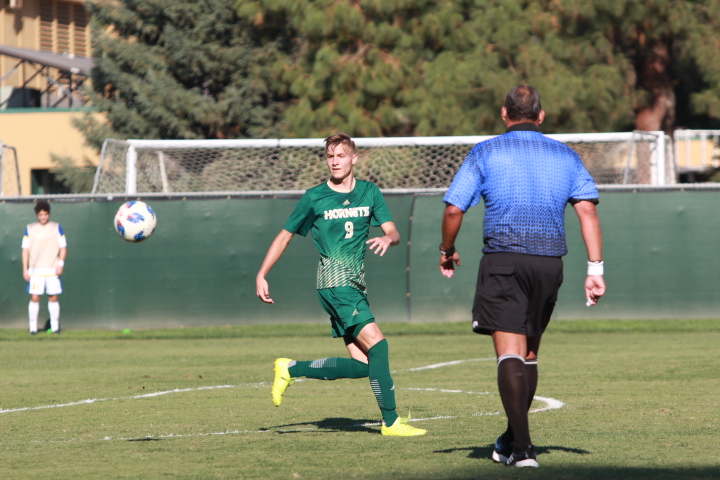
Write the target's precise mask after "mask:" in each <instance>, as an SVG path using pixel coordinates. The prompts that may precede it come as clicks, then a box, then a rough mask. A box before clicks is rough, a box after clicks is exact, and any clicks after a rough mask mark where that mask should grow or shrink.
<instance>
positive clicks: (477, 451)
mask: <svg viewBox="0 0 720 480" xmlns="http://www.w3.org/2000/svg"><path fill="white" fill-rule="evenodd" d="M493 450H495V445H494V444H492V443H491V444H490V445H488V446H486V447H459V448H448V449H445V450H435V453H455V452H462V451H468V452H469V453H468V458H482V459H488V460H490V459H491V456H492V452H493ZM552 451H559V452H567V453H575V454H578V455H589V454H590V452H588V451H587V450H583V449H581V448H568V447H557V446H551V447H538V446H535V452H537V454H538V457H540V455H543V454H548V453H551V452H552ZM538 461H539V460H538Z"/></svg>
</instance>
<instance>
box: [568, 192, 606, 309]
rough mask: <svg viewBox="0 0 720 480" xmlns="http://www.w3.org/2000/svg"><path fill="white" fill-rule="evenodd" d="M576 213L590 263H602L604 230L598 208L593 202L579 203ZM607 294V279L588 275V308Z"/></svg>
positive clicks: (576, 205)
mask: <svg viewBox="0 0 720 480" xmlns="http://www.w3.org/2000/svg"><path fill="white" fill-rule="evenodd" d="M574 207H575V212H576V213H577V216H578V218H579V219H580V232H581V233H582V237H583V241H584V242H585V248H587V254H588V262H601V261H602V229H601V228H600V217H598V214H597V208H596V207H595V204H594V203H592V202H582V201H581V202H577V203H576V204H575V205H574ZM604 294H605V279H604V278H603V276H602V275H588V276H587V278H586V279H585V297H586V298H587V299H588V306H591V305H595V304H596V303H597V302H598V300H599V299H600V297H602V296H603V295H604Z"/></svg>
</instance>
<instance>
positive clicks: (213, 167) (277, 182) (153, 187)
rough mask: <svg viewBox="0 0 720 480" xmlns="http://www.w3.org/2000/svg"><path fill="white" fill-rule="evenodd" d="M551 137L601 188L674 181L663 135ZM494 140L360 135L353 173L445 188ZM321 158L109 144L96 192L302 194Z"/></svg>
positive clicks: (322, 175) (294, 142)
mask: <svg viewBox="0 0 720 480" xmlns="http://www.w3.org/2000/svg"><path fill="white" fill-rule="evenodd" d="M549 137H551V138H554V139H556V140H558V141H561V142H563V143H565V144H567V145H569V146H570V147H572V148H573V149H575V150H576V151H577V152H578V154H579V155H580V157H581V158H582V160H583V162H584V163H585V166H586V167H587V168H588V170H589V171H590V174H591V175H592V176H593V177H594V178H595V181H596V183H598V184H651V185H665V184H668V183H675V171H674V168H673V164H672V161H671V159H672V155H670V156H668V155H667V154H666V145H668V144H669V142H666V137H665V135H664V134H663V133H662V132H624V133H595V134H558V135H549ZM489 138H492V137H491V136H466V137H391V138H356V139H354V140H355V143H356V145H357V154H358V156H359V160H358V163H357V164H356V166H355V175H356V176H357V177H358V178H360V179H363V180H369V181H372V182H373V183H375V184H377V185H378V186H379V187H380V188H382V189H437V188H447V187H448V186H450V182H451V181H452V179H453V177H454V175H455V173H456V172H457V170H458V169H459V168H460V165H461V164H462V162H463V160H464V159H465V156H466V155H467V154H468V152H469V151H470V149H471V148H472V147H473V146H474V145H475V144H476V143H478V142H481V141H483V140H487V139H489ZM324 153H325V149H324V143H323V140H322V139H275V140H114V139H108V140H106V141H105V143H104V145H103V148H102V152H101V158H100V162H99V165H98V169H97V173H96V176H95V183H94V185H93V193H108V194H110V193H126V194H135V193H185V192H187V193H190V192H208V193H210V192H284V191H302V190H305V189H307V188H309V187H312V186H314V185H317V184H318V183H321V182H323V181H325V180H327V178H328V173H327V166H326V163H325V157H324ZM668 159H670V160H668Z"/></svg>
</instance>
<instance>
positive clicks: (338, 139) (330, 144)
mask: <svg viewBox="0 0 720 480" xmlns="http://www.w3.org/2000/svg"><path fill="white" fill-rule="evenodd" d="M338 145H342V146H344V147H345V151H346V152H347V153H349V154H350V155H355V142H353V140H352V138H350V135H348V134H347V133H344V132H337V133H336V134H335V135H331V136H329V137H327V138H326V139H325V153H327V152H328V151H329V150H330V149H333V148H335V147H336V146H338Z"/></svg>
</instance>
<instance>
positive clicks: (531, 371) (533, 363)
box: [525, 358, 538, 411]
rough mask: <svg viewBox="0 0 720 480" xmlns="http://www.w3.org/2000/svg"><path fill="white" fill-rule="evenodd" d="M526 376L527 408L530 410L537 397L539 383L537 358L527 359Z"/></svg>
mask: <svg viewBox="0 0 720 480" xmlns="http://www.w3.org/2000/svg"><path fill="white" fill-rule="evenodd" d="M525 376H526V377H527V382H528V402H527V408H528V411H529V410H530V406H531V405H532V402H533V398H535V391H536V390H537V385H538V364H537V358H536V359H533V360H525Z"/></svg>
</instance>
